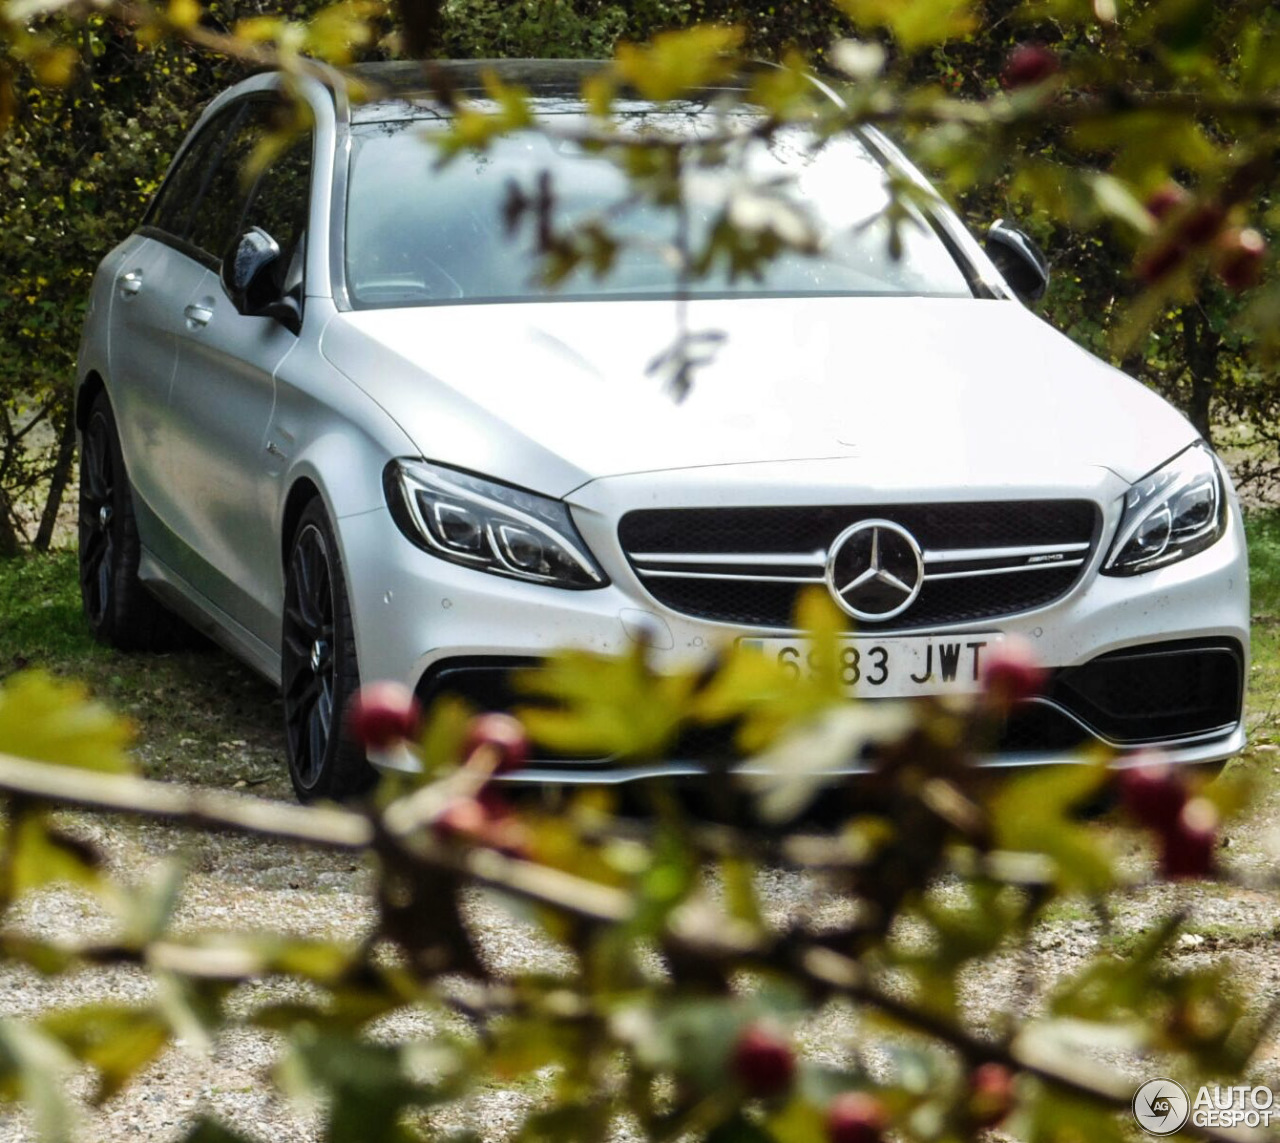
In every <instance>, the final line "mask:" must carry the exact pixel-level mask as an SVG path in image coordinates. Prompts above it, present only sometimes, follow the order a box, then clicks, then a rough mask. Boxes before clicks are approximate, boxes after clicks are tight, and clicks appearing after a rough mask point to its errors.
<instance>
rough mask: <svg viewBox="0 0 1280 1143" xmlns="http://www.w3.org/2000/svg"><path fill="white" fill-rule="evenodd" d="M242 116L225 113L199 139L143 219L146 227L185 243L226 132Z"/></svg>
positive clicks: (229, 112) (187, 151)
mask: <svg viewBox="0 0 1280 1143" xmlns="http://www.w3.org/2000/svg"><path fill="white" fill-rule="evenodd" d="M239 113H240V112H239V108H234V107H233V108H231V109H230V110H228V111H224V112H222V114H220V115H219V116H218V117H217V118H216V119H214V120H213V121H212V122H211V123H209V124H208V126H206V127H205V128H204V129H203V130H202V131H201V132H200V134H199V135H197V136H196V138H195V140H194V142H192V144H191V146H190V147H188V148H187V150H186V152H185V153H184V154H183V156H182V158H181V159H179V160H178V162H177V164H176V165H175V166H174V168H173V170H171V171H170V172H169V177H168V178H167V179H165V182H164V186H162V187H161V188H160V193H159V194H157V195H156V197H155V199H154V201H153V202H152V204H151V209H150V210H149V211H148V212H147V215H146V217H145V218H144V219H143V222H144V223H145V224H146V225H148V226H154V227H156V229H158V230H163V231H165V233H167V234H171V235H173V237H174V238H180V239H184V240H185V239H186V237H187V231H188V228H189V227H190V225H191V216H192V214H193V212H194V208H195V205H196V203H197V202H198V201H199V199H200V194H201V190H202V188H203V185H204V182H205V180H206V178H207V176H208V174H209V172H210V170H211V169H212V168H213V166H214V165H216V163H217V162H218V159H219V157H220V156H221V154H222V148H223V145H224V143H225V142H226V138H227V130H228V128H230V127H231V125H232V123H233V121H234V120H235V119H236V118H237V117H238V115H239Z"/></svg>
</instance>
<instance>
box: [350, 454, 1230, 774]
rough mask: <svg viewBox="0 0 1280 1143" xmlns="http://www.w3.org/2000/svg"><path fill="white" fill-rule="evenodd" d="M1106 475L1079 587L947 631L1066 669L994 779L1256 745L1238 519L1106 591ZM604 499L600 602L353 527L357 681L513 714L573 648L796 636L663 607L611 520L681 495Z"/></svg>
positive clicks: (667, 646) (681, 652) (677, 655)
mask: <svg viewBox="0 0 1280 1143" xmlns="http://www.w3.org/2000/svg"><path fill="white" fill-rule="evenodd" d="M1097 473H1098V475H1097V478H1096V484H1095V486H1094V487H1093V488H1091V489H1089V490H1088V492H1089V494H1090V495H1091V496H1092V498H1093V499H1094V500H1095V501H1096V502H1097V503H1098V504H1099V506H1100V508H1101V511H1102V521H1101V540H1100V542H1099V543H1098V544H1097V545H1096V547H1095V549H1094V551H1093V552H1092V554H1091V557H1090V564H1089V566H1088V567H1087V568H1086V569H1085V570H1084V573H1083V574H1082V576H1081V578H1080V580H1079V582H1078V583H1077V585H1076V586H1075V587H1074V588H1073V589H1072V590H1071V591H1070V592H1069V593H1068V594H1067V595H1066V596H1065V597H1063V598H1062V599H1060V600H1058V601H1056V602H1054V603H1053V604H1052V605H1050V606H1047V607H1043V608H1040V609H1038V610H1034V611H1030V612H1026V613H1024V614H1020V615H1016V616H1011V617H1007V618H1003V619H1000V620H997V621H995V622H993V621H991V620H983V621H981V622H978V623H969V624H955V625H950V626H947V627H946V628H945V629H943V630H945V633H946V634H948V635H953V634H954V635H956V636H959V635H963V634H965V633H966V632H970V631H992V630H999V631H1003V632H1005V633H1007V634H1018V635H1021V636H1023V637H1025V638H1026V639H1027V640H1029V641H1030V642H1031V643H1032V644H1033V645H1034V646H1035V647H1036V649H1037V651H1038V654H1039V657H1040V659H1041V661H1042V662H1043V663H1045V664H1046V665H1047V666H1048V667H1050V668H1051V669H1052V670H1053V672H1054V674H1053V683H1052V685H1051V686H1050V688H1049V689H1048V691H1047V692H1046V694H1045V695H1044V696H1043V698H1041V699H1038V700H1035V701H1034V702H1033V703H1031V704H1028V705H1027V706H1026V707H1025V708H1024V709H1023V710H1021V711H1019V712H1018V713H1017V716H1016V717H1015V718H1014V719H1013V720H1012V721H1011V724H1010V727H1009V729H1008V731H1007V733H1006V736H1005V740H1004V742H1003V743H1002V746H1001V748H1000V750H999V752H998V753H996V754H994V755H993V756H992V757H990V758H989V759H986V760H985V763H984V764H986V765H990V766H993V767H1003V766H1018V765H1035V764H1043V763H1048V762H1064V761H1074V760H1076V759H1077V758H1078V747H1079V745H1080V744H1081V743H1085V742H1102V743H1105V744H1107V745H1109V746H1112V747H1114V748H1116V749H1117V750H1119V751H1121V752H1127V751H1133V750H1136V749H1139V748H1145V747H1150V746H1159V747H1161V748H1162V749H1164V750H1165V751H1167V753H1168V755H1169V757H1170V758H1171V759H1172V760H1173V761H1175V762H1178V763H1188V764H1190V763H1209V762H1216V761H1221V760H1223V759H1226V758H1229V757H1230V756H1231V755H1233V754H1234V753H1236V752H1238V751H1239V750H1240V749H1241V748H1242V746H1243V745H1244V738H1245V736H1244V726H1243V712H1242V696H1243V691H1244V685H1245V681H1246V680H1247V678H1248V670H1249V601H1248V565H1247V553H1246V548H1245V541H1244V533H1243V527H1242V525H1241V521H1240V516H1239V511H1238V508H1237V506H1236V505H1235V503H1234V502H1233V503H1232V504H1231V506H1230V512H1231V519H1230V522H1229V527H1228V529H1227V532H1226V534H1225V535H1224V536H1223V538H1222V539H1221V540H1220V541H1219V542H1218V543H1216V544H1215V545H1214V546H1213V547H1211V548H1209V549H1207V550H1206V551H1204V552H1202V553H1200V554H1198V555H1196V556H1193V557H1191V558H1190V559H1187V560H1184V561H1182V562H1181V563H1177V564H1173V565H1171V566H1168V567H1165V568H1161V569H1158V570H1156V571H1153V572H1149V573H1147V574H1145V575H1139V576H1130V577H1111V576H1102V575H1099V574H1098V568H1099V566H1100V565H1101V563H1102V560H1103V558H1104V556H1105V553H1106V551H1107V548H1108V544H1109V542H1110V538H1111V536H1112V535H1113V534H1114V531H1115V527H1116V523H1117V517H1118V513H1119V502H1120V495H1121V493H1122V492H1123V489H1124V488H1125V487H1127V485H1126V484H1125V483H1124V482H1123V481H1120V480H1119V478H1118V477H1115V476H1114V475H1113V474H1110V473H1107V472H1106V471H1105V470H1101V469H1099V470H1097ZM599 484H601V485H611V487H610V488H609V489H607V490H604V491H603V492H600V491H593V490H595V489H597V488H598V486H595V485H588V486H587V488H586V489H585V490H584V492H589V493H591V495H588V496H583V497H581V498H580V499H578V500H577V501H575V503H574V516H575V520H576V522H577V523H578V526H579V529H580V530H581V532H582V534H583V536H584V537H585V538H586V540H587V542H588V544H589V546H590V547H591V550H592V552H593V553H594V554H595V555H596V557H597V558H598V559H599V560H600V562H601V564H602V566H603V567H604V568H605V570H606V572H607V573H608V575H609V577H610V583H609V585H608V586H607V587H604V588H601V589H599V590H593V591H563V590H559V589H555V588H548V587H544V586H540V585H536V584H528V583H522V582H519V581H514V580H510V579H502V578H499V577H496V576H492V575H487V574H484V573H481V572H476V571H473V570H470V569H467V568H463V567H458V566H456V565H453V564H450V563H447V562H445V561H442V560H439V559H436V558H433V557H432V556H430V555H428V554H426V553H424V552H422V551H421V550H419V549H418V548H416V547H414V546H413V545H412V544H410V543H409V542H408V541H407V540H406V539H405V538H404V537H403V536H402V535H401V534H400V532H399V531H398V529H397V528H396V526H395V524H394V522H393V521H392V520H391V517H390V514H389V513H388V512H387V511H385V510H382V509H379V510H376V511H373V512H368V513H363V514H360V515H357V516H350V517H345V518H343V519H342V520H340V521H339V538H340V543H341V544H342V547H343V552H344V557H345V565H346V568H347V577H348V581H349V585H350V592H351V597H352V601H353V608H354V612H355V622H356V639H357V647H358V652H359V658H360V670H361V676H362V678H364V679H366V680H370V679H375V678H394V679H399V680H402V681H404V682H406V683H408V684H409V685H410V686H412V687H415V688H417V690H418V691H419V693H420V694H421V695H422V696H423V697H424V698H426V699H428V700H429V699H431V698H432V697H434V696H435V695H437V694H440V693H443V692H444V691H445V690H454V691H456V692H459V693H462V694H464V695H469V696H470V697H471V698H472V699H473V701H475V702H476V703H477V705H480V706H485V707H492V706H502V705H505V703H506V702H507V701H509V700H510V698H511V695H510V692H509V689H508V687H507V675H508V674H509V672H510V670H511V669H512V668H515V667H520V666H529V665H536V664H537V663H538V662H539V661H541V660H544V659H545V658H546V657H548V656H549V655H550V654H552V653H553V652H554V651H556V650H558V649H562V648H565V647H574V648H579V649H584V650H589V651H593V652H597V653H600V654H603V655H610V654H620V653H623V652H625V651H626V650H628V649H629V648H630V647H632V646H633V645H634V642H635V641H638V640H640V639H643V640H645V641H646V642H647V643H648V644H649V646H650V648H651V652H650V654H651V657H652V661H653V663H654V666H655V668H656V669H658V670H660V671H661V670H663V669H667V670H672V669H676V668H677V667H680V666H684V665H687V664H688V663H689V662H690V661H697V660H701V659H703V658H705V656H706V655H707V654H708V653H709V652H710V650H711V649H712V648H714V647H716V646H718V645H722V644H724V643H726V642H728V641H731V640H733V639H735V638H737V637H739V636H742V635H746V634H750V635H756V636H758V635H761V634H781V633H784V632H780V631H777V630H769V631H765V630H762V629H759V628H753V629H745V628H740V627H734V626H731V625H728V624H723V623H715V622H709V621H705V620H700V619H694V618H691V617H688V616H685V615H681V614H678V613H676V612H674V611H672V610H670V609H668V608H665V607H663V606H661V605H660V604H658V603H657V602H656V601H655V600H654V598H653V597H652V596H651V595H650V594H649V593H648V592H647V591H646V589H645V587H644V584H643V582H642V581H641V579H640V578H639V577H638V576H637V574H636V572H635V571H634V570H633V568H632V567H631V565H630V564H629V562H628V561H627V559H626V556H625V554H624V553H623V552H622V550H621V548H620V546H619V543H618V539H617V523H616V522H617V520H618V519H619V518H620V516H621V513H622V511H623V510H625V507H627V506H630V505H635V504H644V503H654V502H657V503H662V502H664V500H665V499H666V497H667V495H668V493H667V492H666V490H664V489H661V488H656V489H655V488H647V486H646V485H645V484H644V483H642V482H637V481H635V480H634V478H620V479H617V480H614V481H604V482H599ZM628 485H630V487H628ZM967 491H968V492H969V494H970V495H972V494H973V492H974V490H972V489H969V490H967ZM998 491H1000V490H993V492H998ZM1005 491H1006V493H1007V490H1005ZM1063 491H1067V490H1065V489H1064V490H1063ZM1069 491H1070V493H1071V494H1075V495H1079V494H1080V491H1081V490H1080V489H1079V488H1078V487H1075V488H1071V489H1070V490H1069ZM792 494H793V495H794V492H793V493H792ZM802 494H803V495H807V496H809V497H810V498H813V497H816V496H819V495H822V494H823V491H822V490H809V491H808V492H806V493H802ZM827 494H831V492H830V490H827ZM846 495H847V493H846ZM625 502H630V503H629V504H627V503H625ZM747 502H751V501H749V500H748V501H747ZM802 502H803V501H802ZM864 633H865V632H864ZM857 769H858V767H856V766H854V767H852V768H851V772H856V771H857ZM703 770H704V766H703V764H702V763H701V762H700V761H699V760H698V757H697V756H695V755H686V756H681V755H680V754H677V756H675V757H673V758H672V759H670V760H667V761H665V762H663V763H661V764H655V765H643V766H640V765H636V766H632V765H627V764H616V763H614V762H612V761H611V760H608V759H590V760H581V759H579V760H553V759H547V760H545V761H544V762H543V763H539V764H535V765H532V766H530V767H529V768H528V769H527V770H525V771H524V772H522V774H521V778H522V779H523V780H526V781H532V782H558V783H564V782H600V783H616V782H624V781H630V780H635V779H642V778H651V777H656V776H660V775H672V776H680V775H695V774H698V773H701V772H703Z"/></svg>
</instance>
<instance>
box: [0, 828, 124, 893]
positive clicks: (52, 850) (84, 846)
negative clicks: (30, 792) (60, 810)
mask: <svg viewBox="0 0 1280 1143" xmlns="http://www.w3.org/2000/svg"><path fill="white" fill-rule="evenodd" d="M4 856H5V859H6V861H7V865H8V882H7V884H8V886H9V887H10V889H11V890H12V892H13V893H14V895H15V896H20V895H21V894H23V893H26V892H29V891H30V890H32V889H40V888H43V887H44V886H45V885H52V884H57V883H63V884H69V885H83V886H86V887H89V888H97V887H98V886H99V884H100V882H101V875H100V868H101V864H102V859H101V857H100V855H99V854H98V852H97V850H96V849H94V847H93V846H91V845H89V844H88V843H87V842H84V841H81V840H80V839H79V838H76V837H72V836H70V835H69V834H67V833H65V832H63V831H62V830H61V829H60V828H59V827H57V826H56V825H54V824H53V822H52V819H51V817H50V815H49V814H48V813H47V812H46V811H44V810H37V809H34V808H32V807H31V806H29V805H27V806H24V807H22V808H21V809H20V810H18V811H17V813H16V814H15V815H14V818H13V820H12V821H11V822H10V824H9V829H8V831H7V836H6V837H5V852H4Z"/></svg>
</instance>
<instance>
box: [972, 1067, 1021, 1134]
mask: <svg viewBox="0 0 1280 1143" xmlns="http://www.w3.org/2000/svg"><path fill="white" fill-rule="evenodd" d="M1012 1110H1013V1073H1012V1072H1011V1071H1010V1070H1009V1069H1008V1068H1007V1067H1005V1066H1004V1064H996V1063H986V1064H979V1065H978V1066H977V1067H976V1068H974V1069H973V1071H972V1072H970V1073H969V1118H970V1119H971V1120H972V1121H973V1123H974V1124H975V1125H976V1126H978V1127H994V1126H995V1125H996V1124H997V1123H1002V1122H1003V1121H1004V1120H1005V1118H1006V1117H1007V1116H1008V1114H1009V1112H1011V1111H1012Z"/></svg>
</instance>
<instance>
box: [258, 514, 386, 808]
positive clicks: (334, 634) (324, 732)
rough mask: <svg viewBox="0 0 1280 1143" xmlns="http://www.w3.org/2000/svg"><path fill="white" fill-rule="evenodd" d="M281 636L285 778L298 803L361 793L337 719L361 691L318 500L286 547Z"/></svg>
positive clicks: (342, 583)
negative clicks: (353, 697) (287, 557)
mask: <svg viewBox="0 0 1280 1143" xmlns="http://www.w3.org/2000/svg"><path fill="white" fill-rule="evenodd" d="M282 635H283V639H282V645H281V655H280V659H281V663H280V665H281V687H282V690H283V693H284V722H285V735H286V738H287V743H288V760H289V777H290V779H291V780H292V782H293V788H294V791H295V792H296V793H297V795H298V799H299V801H302V802H312V801H315V800H317V799H320V798H329V799H332V800H334V801H342V800H344V799H347V798H351V797H355V796H356V795H358V794H362V793H364V792H365V791H366V790H368V789H369V787H370V786H372V785H373V781H374V777H375V774H374V771H373V768H372V767H371V766H370V765H369V762H368V760H367V759H366V758H365V756H364V752H363V750H361V749H360V748H359V747H358V746H357V745H356V744H355V743H353V742H351V741H350V740H349V739H347V738H346V736H345V735H344V734H343V733H342V715H343V712H344V711H345V710H346V707H347V703H348V702H349V701H350V699H351V696H352V695H353V694H355V692H356V691H357V690H358V689H359V687H360V671H359V666H358V664H357V662H356V641H355V629H354V626H353V624H352V621H351V607H350V603H349V601H348V599H347V586H346V577H345V576H344V574H343V569H342V557H341V556H340V555H339V553H338V544H337V541H336V539H335V537H334V534H333V528H332V527H331V526H330V524H329V518H328V516H327V515H326V513H325V510H324V505H323V503H322V502H321V501H319V500H313V501H312V502H311V503H310V504H308V505H307V507H306V508H305V509H304V510H303V512H302V516H301V518H300V519H299V521H298V526H297V529H296V530H295V532H294V534H293V541H292V543H291V544H290V545H289V562H288V564H287V565H286V568H285V595H284V625H283V631H282Z"/></svg>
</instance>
